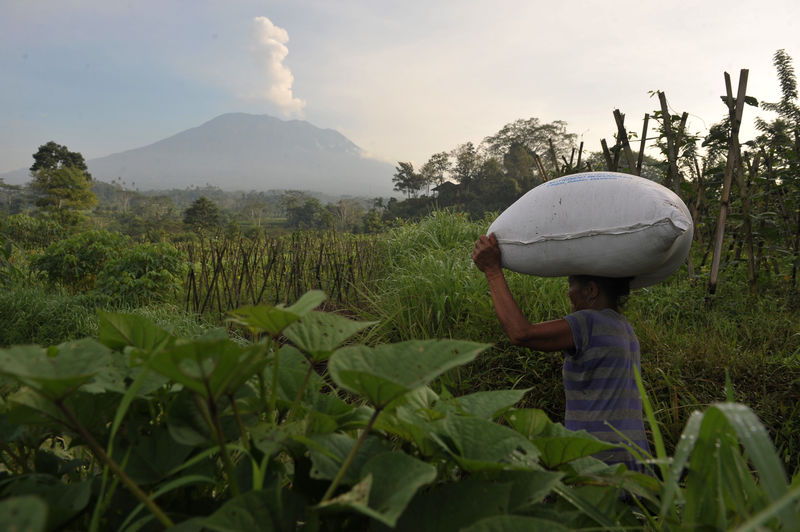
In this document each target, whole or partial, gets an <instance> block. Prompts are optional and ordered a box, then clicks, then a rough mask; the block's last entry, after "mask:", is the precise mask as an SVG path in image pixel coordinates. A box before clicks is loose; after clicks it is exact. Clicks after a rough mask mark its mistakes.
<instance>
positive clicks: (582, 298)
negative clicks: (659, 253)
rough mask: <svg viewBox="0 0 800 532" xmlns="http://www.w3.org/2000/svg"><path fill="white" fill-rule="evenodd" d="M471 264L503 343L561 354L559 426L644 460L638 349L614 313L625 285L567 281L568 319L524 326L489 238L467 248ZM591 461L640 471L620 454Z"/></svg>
mask: <svg viewBox="0 0 800 532" xmlns="http://www.w3.org/2000/svg"><path fill="white" fill-rule="evenodd" d="M472 260H473V262H475V265H476V266H477V267H478V269H480V270H481V271H482V272H483V273H484V274H485V275H486V279H487V281H488V282H489V290H490V292H491V295H492V301H493V302H494V308H495V312H496V313H497V317H498V319H499V320H500V324H501V325H502V327H503V331H505V333H506V335H507V336H508V338H509V339H510V340H511V343H513V344H514V345H522V346H526V347H530V348H531V349H536V350H538V351H563V352H564V369H563V372H562V376H563V380H564V392H565V395H566V412H565V415H564V426H565V427H566V428H568V429H570V430H581V429H583V430H586V431H587V432H589V433H590V434H592V435H594V436H595V437H597V438H598V439H601V440H603V441H607V442H610V443H619V442H632V443H633V444H634V445H637V446H639V447H641V448H642V449H643V450H644V451H646V452H648V453H649V446H648V443H647V438H646V436H645V432H644V422H643V420H642V400H641V397H640V395H639V390H638V388H637V386H636V380H635V377H634V368H636V369H637V370H638V369H639V358H640V354H639V341H638V339H637V338H636V334H635V333H634V332H633V329H632V328H631V325H630V323H628V320H627V319H625V317H624V316H623V315H622V314H620V312H619V305H620V299H621V298H622V297H624V296H626V295H627V294H628V292H629V282H630V279H628V278H625V279H613V278H608V277H591V276H581V275H574V276H570V277H569V291H568V292H567V295H568V296H569V299H570V302H571V304H572V313H571V314H569V315H568V316H566V317H565V318H563V319H560V320H553V321H546V322H542V323H531V322H530V321H528V320H527V319H526V318H525V316H524V315H523V314H522V311H521V310H520V308H519V305H517V302H516V301H515V300H514V297H513V296H512V295H511V291H510V290H509V288H508V284H507V283H506V279H505V276H504V275H503V269H502V267H501V265H500V247H499V246H498V245H497V239H496V238H495V236H494V234H490V235H489V236H482V237H480V239H478V241H477V242H475V248H474V249H473V251H472ZM595 456H596V457H597V458H599V459H601V460H603V461H604V462H606V463H607V464H617V463H624V464H625V465H626V466H627V467H628V469H631V470H635V471H642V472H643V471H645V468H644V467H643V466H642V464H640V463H638V462H637V461H636V460H635V458H634V457H633V456H632V455H631V454H630V453H629V452H628V451H626V450H625V449H622V448H620V449H615V450H611V451H605V452H602V453H598V454H597V455H595Z"/></svg>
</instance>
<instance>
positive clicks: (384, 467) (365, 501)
mask: <svg viewBox="0 0 800 532" xmlns="http://www.w3.org/2000/svg"><path fill="white" fill-rule="evenodd" d="M361 476H362V477H363V478H362V480H361V481H360V482H359V483H358V484H356V485H355V486H353V488H352V489H351V490H350V491H348V492H346V493H343V494H342V495H340V496H338V497H336V498H334V499H332V500H331V501H329V502H328V503H326V504H325V505H322V507H323V508H327V507H345V508H351V509H353V510H355V511H357V512H359V513H362V514H364V515H367V516H369V517H372V518H374V519H377V520H378V521H380V522H382V523H384V524H386V525H387V526H390V527H394V526H395V524H396V523H397V518H398V517H400V514H402V513H403V510H405V508H406V506H407V505H408V503H409V502H410V501H411V499H412V498H413V497H414V494H415V493H416V492H417V490H419V488H420V487H422V486H424V485H426V484H430V483H431V482H433V481H434V479H435V478H436V468H435V467H434V466H432V465H430V464H426V463H425V462H421V461H419V460H417V459H415V458H412V457H410V456H408V455H406V454H403V453H395V452H386V453H382V454H379V455H377V456H374V457H373V458H371V459H370V460H369V461H368V462H367V463H366V464H364V467H363V468H362V469H361Z"/></svg>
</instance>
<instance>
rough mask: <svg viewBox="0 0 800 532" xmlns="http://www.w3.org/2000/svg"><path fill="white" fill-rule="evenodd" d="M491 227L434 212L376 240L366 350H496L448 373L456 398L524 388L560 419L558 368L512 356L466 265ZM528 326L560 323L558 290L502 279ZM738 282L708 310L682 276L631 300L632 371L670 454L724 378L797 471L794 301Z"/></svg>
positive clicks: (541, 356)
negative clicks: (378, 271)
mask: <svg viewBox="0 0 800 532" xmlns="http://www.w3.org/2000/svg"><path fill="white" fill-rule="evenodd" d="M489 224H490V220H489V219H488V218H487V219H484V220H478V221H471V220H469V219H468V218H467V217H466V216H464V215H460V214H454V213H447V212H438V213H435V214H433V215H431V216H430V217H429V218H426V219H424V220H423V221H422V222H420V223H418V224H413V225H406V226H402V227H399V228H396V229H394V230H393V231H391V232H390V233H389V234H388V235H387V237H386V239H385V246H386V248H385V250H384V254H385V266H384V268H383V272H384V273H383V275H380V276H378V277H376V279H375V280H374V281H373V282H372V283H371V284H370V285H369V288H368V289H367V290H366V292H367V298H366V299H367V301H368V305H367V306H366V308H364V309H362V313H363V315H364V317H366V318H369V319H375V320H378V321H380V323H381V325H380V326H379V327H377V328H375V329H374V330H373V334H374V335H375V341H398V340H405V339H409V338H460V339H470V340H475V341H482V342H490V343H493V344H494V348H493V349H491V350H489V351H487V352H485V353H484V354H483V355H482V357H481V358H480V359H479V360H477V361H475V362H473V363H472V364H470V365H468V366H465V367H461V368H459V370H458V371H457V372H454V373H450V374H447V375H446V376H445V378H444V379H443V380H442V383H443V385H444V386H446V387H448V388H451V389H453V391H454V392H458V393H467V392H470V391H476V390H481V389H502V388H507V387H515V388H530V389H531V391H530V392H529V393H528V394H527V395H526V399H525V402H526V405H525V406H530V407H536V408H542V409H543V410H545V411H546V412H547V413H548V414H549V415H550V416H551V417H552V418H554V419H560V418H562V417H563V411H564V399H563V390H562V384H561V365H562V363H563V358H562V356H561V355H560V354H558V353H539V352H535V351H531V350H528V349H522V348H517V347H514V346H511V345H510V344H509V342H508V341H507V340H506V339H505V336H504V334H503V332H502V330H501V329H500V326H499V324H498V322H497V318H496V317H495V314H494V309H493V307H492V302H491V299H490V296H489V291H488V285H487V284H486V281H485V278H484V276H483V274H481V272H479V271H478V270H477V268H475V266H474V265H473V264H472V262H471V260H470V252H471V250H472V245H473V243H474V241H475V240H476V239H477V238H478V237H479V236H480V235H482V234H484V233H485V232H486V229H487V228H488V226H489ZM507 279H508V282H509V286H510V287H511V291H512V293H513V294H514V295H515V297H516V299H517V301H518V303H519V304H520V307H521V308H522V310H523V312H524V313H525V314H526V316H527V317H528V318H529V319H530V320H531V321H543V320H548V319H557V318H560V317H563V316H564V315H566V314H567V313H568V312H569V303H568V299H567V297H566V291H567V283H566V280H565V279H563V278H555V279H545V278H536V277H532V276H527V275H519V274H514V273H511V272H507ZM746 283H747V281H746V279H744V278H738V277H737V276H736V275H729V276H728V277H727V278H726V279H724V282H722V283H720V286H719V289H718V292H717V295H716V297H715V299H714V300H713V301H708V300H707V299H706V296H705V286H706V282H704V280H703V279H702V278H701V279H696V280H694V282H692V280H690V279H689V278H688V275H687V273H686V272H685V270H681V271H679V272H678V274H676V275H675V276H674V277H673V278H671V279H670V280H668V281H667V282H664V283H662V284H659V285H657V286H653V287H650V288H646V289H642V290H637V291H634V292H633V293H632V295H631V298H630V300H629V302H628V304H627V307H626V308H625V310H624V313H625V314H626V316H627V317H628V319H629V320H630V321H631V323H632V324H633V326H634V329H635V330H636V332H637V335H638V336H639V340H640V343H641V348H642V372H643V378H644V381H645V385H646V387H647V391H648V394H649V395H650V397H651V398H652V400H653V403H654V405H655V408H656V416H657V419H658V422H659V423H660V426H661V429H662V433H663V435H664V440H665V443H666V445H667V447H668V449H670V450H671V449H673V448H674V446H675V445H676V444H677V442H678V439H679V437H680V433H681V430H682V429H683V427H684V426H685V424H686V421H687V420H688V419H689V416H690V415H691V414H692V412H693V411H694V410H696V409H698V408H702V407H704V406H706V405H708V404H711V403H713V402H716V401H723V400H725V399H726V397H725V384H726V379H728V378H729V379H730V381H731V383H732V386H733V390H734V394H735V399H736V400H737V401H740V402H743V403H745V404H747V405H749V406H750V407H751V408H753V410H754V411H755V412H756V413H757V414H758V415H759V417H760V418H761V419H762V420H763V421H764V423H765V425H766V426H767V427H768V429H769V430H770V432H771V435H772V437H773V438H774V440H775V444H776V446H777V447H778V450H779V452H780V454H781V457H782V459H783V460H784V462H785V464H786V467H787V469H788V470H789V471H795V470H798V468H799V467H800V465H799V464H798V460H800V438H798V437H797V434H798V430H800V406H798V404H800V312H798V302H797V297H796V295H793V294H792V293H791V292H790V291H787V290H786V289H785V288H784V287H781V286H780V285H776V286H774V287H765V293H764V294H762V296H761V297H760V298H753V297H751V296H750V295H749V293H748V289H747V284H746Z"/></svg>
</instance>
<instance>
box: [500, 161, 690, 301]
mask: <svg viewBox="0 0 800 532" xmlns="http://www.w3.org/2000/svg"><path fill="white" fill-rule="evenodd" d="M488 233H494V234H495V236H496V237H497V241H498V243H499V245H500V250H501V253H502V261H503V266H504V267H506V268H508V269H509V270H513V271H516V272H520V273H528V274H531V275H540V276H544V277H560V276H567V275H599V276H603V277H633V278H634V279H633V281H631V288H640V287H642V286H648V285H651V284H655V283H658V282H660V281H662V280H664V279H666V278H667V277H669V276H670V275H672V274H673V273H674V272H675V270H677V269H678V267H679V266H680V265H681V264H682V263H683V261H684V260H686V256H687V255H688V253H689V248H690V247H691V244H692V233H693V227H692V216H691V214H690V213H689V209H687V208H686V205H685V204H684V203H683V201H681V199H680V198H679V197H678V196H677V195H676V194H675V193H673V192H672V191H671V190H669V189H667V188H666V187H663V186H661V185H659V184H658V183H655V182H653V181H650V180H648V179H644V178H641V177H637V176H633V175H628V174H620V173H616V172H586V173H582V174H573V175H568V176H564V177H560V178H558V179H554V180H552V181H548V182H547V183H543V184H541V185H539V186H538V187H536V188H534V189H532V190H530V191H529V192H528V193H527V194H525V195H524V196H522V197H521V198H520V199H519V200H517V201H516V202H515V203H513V204H512V205H511V206H510V207H508V208H507V209H506V210H505V211H503V213H502V214H500V216H498V217H497V219H496V220H495V221H494V223H492V225H491V226H490V227H489V231H488Z"/></svg>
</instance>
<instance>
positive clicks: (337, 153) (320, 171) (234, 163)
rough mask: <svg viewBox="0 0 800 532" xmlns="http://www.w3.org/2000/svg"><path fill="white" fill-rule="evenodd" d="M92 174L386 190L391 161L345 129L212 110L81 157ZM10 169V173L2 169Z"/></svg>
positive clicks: (347, 191) (168, 183) (163, 185)
mask: <svg viewBox="0 0 800 532" xmlns="http://www.w3.org/2000/svg"><path fill="white" fill-rule="evenodd" d="M86 164H87V166H88V167H89V171H90V172H91V173H92V176H94V178H95V179H97V180H99V181H111V180H112V179H116V178H121V179H122V180H124V181H125V182H126V183H128V184H131V183H135V186H136V187H137V188H138V189H140V190H153V189H155V190H160V189H168V188H185V187H187V186H193V185H198V186H203V185H206V184H210V185H215V186H218V187H220V188H222V189H224V190H268V189H298V190H313V191H318V192H324V193H327V194H336V195H359V196H387V195H390V194H392V181H391V179H392V173H393V172H394V167H393V166H392V165H390V164H388V163H384V162H381V161H377V160H374V159H369V158H366V157H364V156H363V155H362V152H361V149H360V148H359V147H358V146H356V145H355V144H353V143H352V142H351V141H350V140H348V139H347V138H346V137H345V136H344V135H342V134H340V133H338V132H336V131H334V130H331V129H320V128H318V127H316V126H313V125H312V124H310V123H308V122H305V121H300V120H290V121H283V120H279V119H277V118H274V117H271V116H267V115H250V114H244V113H230V114H224V115H221V116H218V117H216V118H214V119H212V120H210V121H208V122H206V123H204V124H202V125H200V126H198V127H195V128H192V129H188V130H186V131H183V132H181V133H178V134H176V135H173V136H171V137H168V138H166V139H163V140H160V141H158V142H155V143H153V144H150V145H148V146H144V147H141V148H136V149H133V150H128V151H124V152H121V153H116V154H113V155H109V156H106V157H101V158H98V159H91V160H89V161H87V163H86ZM9 174H11V173H9Z"/></svg>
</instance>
